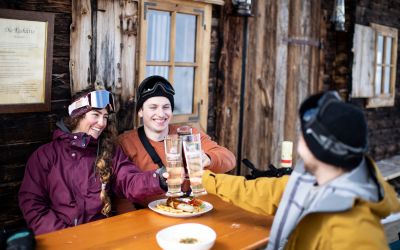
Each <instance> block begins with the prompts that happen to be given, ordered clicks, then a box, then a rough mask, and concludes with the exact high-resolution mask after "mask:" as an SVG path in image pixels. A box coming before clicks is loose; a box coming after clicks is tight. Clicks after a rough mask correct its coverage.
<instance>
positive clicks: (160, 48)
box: [146, 10, 171, 61]
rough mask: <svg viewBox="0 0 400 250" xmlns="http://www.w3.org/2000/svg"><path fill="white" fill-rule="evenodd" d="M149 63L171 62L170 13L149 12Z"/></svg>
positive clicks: (147, 57)
mask: <svg viewBox="0 0 400 250" xmlns="http://www.w3.org/2000/svg"><path fill="white" fill-rule="evenodd" d="M147 13H148V14H147V56H146V59H147V61H169V40H170V39H169V34H170V21H171V18H170V12H167V11H158V10H149V11H148V12H147Z"/></svg>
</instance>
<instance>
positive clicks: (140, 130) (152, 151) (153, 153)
mask: <svg viewBox="0 0 400 250" xmlns="http://www.w3.org/2000/svg"><path fill="white" fill-rule="evenodd" d="M138 134H139V138H140V141H141V142H142V144H143V146H144V148H145V149H146V151H147V153H149V155H150V157H151V159H152V160H153V162H154V163H156V164H157V165H158V167H160V168H161V167H163V163H162V161H161V159H160V156H158V154H157V152H156V150H155V149H154V148H153V146H151V144H150V142H149V140H148V139H147V136H146V133H145V132H144V127H143V126H141V127H139V128H138Z"/></svg>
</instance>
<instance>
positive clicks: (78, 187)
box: [18, 89, 166, 234]
mask: <svg viewBox="0 0 400 250" xmlns="http://www.w3.org/2000/svg"><path fill="white" fill-rule="evenodd" d="M74 100H75V101H74V102H73V103H72V104H71V105H70V106H69V107H68V112H69V117H66V118H65V119H64V120H63V121H61V122H58V123H57V126H58V127H59V129H57V130H56V131H55V132H54V134H53V141H52V142H50V143H47V144H45V145H43V146H41V147H40V148H39V149H37V150H36V151H35V152H34V153H33V154H32V155H31V157H30V158H29V160H28V163H27V166H26V170H25V176H24V179H23V181H22V185H21V188H20V190H19V195H18V198H19V206H20V208H21V210H22V213H23V215H24V218H25V220H26V221H27V223H28V226H29V228H31V229H32V230H33V231H34V232H35V234H42V233H47V232H51V231H55V230H58V229H62V228H66V227H71V226H76V225H78V224H82V223H86V222H90V221H94V220H97V219H101V218H104V217H105V216H108V215H109V214H110V211H111V203H110V198H109V194H113V195H116V196H119V197H125V198H127V199H129V200H131V201H132V202H141V201H142V200H143V199H144V198H145V197H147V196H152V195H158V194H162V193H164V192H165V189H166V183H165V179H164V178H162V176H161V175H160V174H159V173H158V172H156V171H148V172H141V171H140V170H139V169H138V168H137V167H136V166H134V165H133V164H132V163H131V162H130V160H129V159H128V157H127V156H125V154H124V153H123V151H122V150H121V149H120V148H119V147H118V146H116V144H115V143H114V142H115V138H116V135H117V133H116V129H115V125H114V122H113V120H112V119H110V116H111V115H110V113H112V112H113V111H114V101H113V96H112V94H111V93H110V92H108V91H106V90H94V89H91V90H86V91H83V92H82V93H79V94H78V95H77V97H76V98H74Z"/></svg>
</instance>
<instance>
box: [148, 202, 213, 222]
mask: <svg viewBox="0 0 400 250" xmlns="http://www.w3.org/2000/svg"><path fill="white" fill-rule="evenodd" d="M183 199H184V198H183ZM166 201H167V199H161V200H155V201H152V202H150V203H149V208H150V209H151V210H153V211H154V212H156V213H159V214H162V215H166V216H170V217H175V218H187V217H195V216H199V215H202V214H205V213H208V212H210V211H211V210H212V209H213V206H212V205H211V203H209V202H207V201H203V200H202V202H203V205H204V209H203V211H201V212H197V213H188V212H182V213H172V212H167V211H164V210H161V209H158V208H157V205H158V204H160V203H161V204H164V205H165V203H166Z"/></svg>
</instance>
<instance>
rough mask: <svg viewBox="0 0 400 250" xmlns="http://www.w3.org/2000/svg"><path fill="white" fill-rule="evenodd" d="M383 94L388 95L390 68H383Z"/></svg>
mask: <svg viewBox="0 0 400 250" xmlns="http://www.w3.org/2000/svg"><path fill="white" fill-rule="evenodd" d="M383 93H385V94H389V93H390V66H386V67H385V82H384V84H383Z"/></svg>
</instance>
